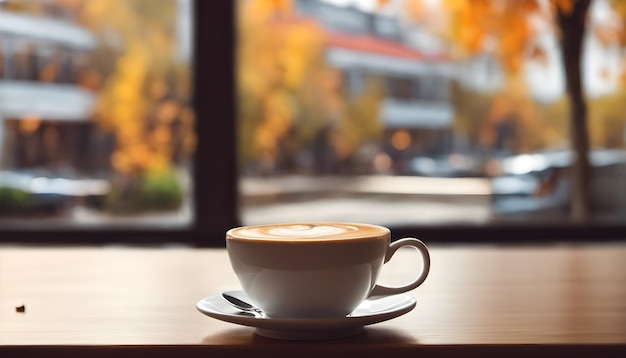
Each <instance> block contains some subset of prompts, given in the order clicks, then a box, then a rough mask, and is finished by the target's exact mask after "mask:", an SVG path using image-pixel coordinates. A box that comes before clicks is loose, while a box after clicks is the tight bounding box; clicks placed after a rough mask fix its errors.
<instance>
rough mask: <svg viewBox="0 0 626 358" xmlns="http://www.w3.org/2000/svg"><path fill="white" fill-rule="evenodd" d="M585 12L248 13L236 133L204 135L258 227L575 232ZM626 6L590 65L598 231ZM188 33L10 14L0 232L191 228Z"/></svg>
mask: <svg viewBox="0 0 626 358" xmlns="http://www.w3.org/2000/svg"><path fill="white" fill-rule="evenodd" d="M573 3H574V2H573V1H569V0H545V1H542V0H522V1H512V2H503V1H498V0H493V1H480V2H470V1H454V0H388V1H381V0H379V1H375V0H237V1H236V2H235V4H236V15H237V19H236V24H237V28H236V32H237V37H238V38H237V42H236V48H235V50H236V61H237V63H236V76H237V79H236V87H237V93H236V108H237V113H238V115H237V118H235V119H230V118H204V119H198V120H207V121H220V120H221V121H228V120H236V124H237V130H238V132H237V138H236V146H237V150H238V159H237V160H238V162H237V167H238V170H239V173H240V176H239V197H238V199H237V200H239V211H240V216H241V220H242V223H243V224H260V223H271V222H290V221H300V220H309V221H310V220H320V221H323V220H330V221H340V220H341V221H358V222H369V223H375V224H382V225H390V226H394V225H395V226H397V225H435V226H437V225H454V224H462V225H467V224H470V225H477V226H481V225H490V224H496V223H497V224H500V223H515V224H519V223H522V224H527V223H532V224H534V223H543V222H545V223H564V222H569V221H571V220H572V219H571V217H572V216H571V198H572V173H571V168H572V166H573V163H574V162H575V158H576V155H575V153H574V151H573V150H572V148H573V143H572V139H571V123H572V120H571V118H570V117H571V110H570V106H569V103H570V102H568V94H567V86H566V84H567V83H568V81H567V77H566V74H565V71H564V68H563V63H564V58H566V57H567V56H569V55H568V54H563V51H562V50H561V48H560V45H559V40H560V35H561V32H560V29H559V26H558V24H557V21H556V14H557V13H559V12H561V13H567V12H568V11H570V12H571V11H573V10H572V7H573V6H574V5H572V4H573ZM624 5H625V4H624V3H623V2H620V1H611V0H593V1H591V5H590V7H589V9H588V10H587V14H586V18H587V21H586V22H585V32H584V35H583V37H582V41H583V43H584V47H583V52H582V53H581V54H580V59H581V61H582V62H581V63H582V64H581V67H580V69H581V79H582V88H583V92H584V99H585V103H586V105H587V113H586V116H585V119H586V122H587V128H586V129H585V131H586V134H587V136H588V139H589V143H590V149H589V150H588V158H589V164H590V176H591V178H592V180H591V183H590V186H589V198H590V201H589V204H588V205H589V209H590V217H589V220H591V221H593V222H599V223H615V222H621V223H623V222H624V221H625V220H626V184H625V183H626V180H625V179H626V87H625V85H626V76H625V72H624V71H625V69H626V68H625V67H624V64H625V63H626V62H624V59H625V57H624V56H625V51H624V49H625V46H624V42H625V40H626V36H624V35H625V34H626V32H625V30H624V28H623V26H624V21H625V20H624V19H626V7H625V6H624ZM193 18H194V9H193V1H191V0H159V1H151V0H88V1H87V0H4V1H0V227H3V228H6V227H29V228H32V227H33V226H35V227H41V228H48V227H54V226H67V225H69V226H71V227H74V226H75V227H85V226H92V227H99V226H107V227H110V226H133V227H187V226H190V225H192V224H193V222H194V215H193V212H194V200H195V198H194V191H193V188H194V186H197V185H202V183H193V179H192V178H193V175H192V166H191V159H192V156H193V153H194V148H195V144H196V141H198V140H202V138H203V133H195V132H194V128H195V127H194V122H195V121H196V118H195V117H196V116H195V114H194V110H193V107H192V105H191V103H192V100H193V97H194V94H193V93H192V84H193V72H192V62H193V46H192V44H193V43H194V39H193V31H192V28H193V23H192V22H193ZM198 43H201V42H198ZM206 45H207V46H211V44H206ZM228 98H229V94H225V99H228ZM206 165H207V166H210V165H211V163H207V164H206ZM211 170H215V172H216V175H219V170H220V168H212V169H211Z"/></svg>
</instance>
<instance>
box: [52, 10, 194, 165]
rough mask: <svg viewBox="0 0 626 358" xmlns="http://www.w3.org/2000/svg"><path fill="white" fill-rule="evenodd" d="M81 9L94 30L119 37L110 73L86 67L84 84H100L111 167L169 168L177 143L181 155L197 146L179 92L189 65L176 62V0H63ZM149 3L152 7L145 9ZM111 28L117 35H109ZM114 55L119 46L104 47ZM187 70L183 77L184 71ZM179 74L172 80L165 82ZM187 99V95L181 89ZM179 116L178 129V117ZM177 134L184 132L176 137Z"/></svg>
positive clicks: (100, 116)
mask: <svg viewBox="0 0 626 358" xmlns="http://www.w3.org/2000/svg"><path fill="white" fill-rule="evenodd" d="M60 2H61V3H62V4H64V6H67V7H73V8H75V9H78V11H79V20H80V21H81V22H82V24H83V25H84V26H87V27H89V28H90V29H91V30H92V31H93V32H95V33H100V32H104V33H106V34H107V35H106V36H108V37H111V36H113V37H117V38H118V39H119V41H120V42H119V45H120V48H119V51H120V52H119V53H115V54H114V55H115V56H116V58H117V60H116V62H115V63H114V67H113V70H112V73H111V74H109V75H108V76H106V81H105V82H104V83H103V80H102V78H103V76H102V74H101V73H99V72H97V71H93V70H91V71H86V72H85V74H84V75H83V77H82V78H81V85H83V86H85V87H87V88H91V89H96V88H98V89H100V93H99V96H98V102H97V104H96V108H95V118H96V120H97V122H98V124H99V125H100V126H101V127H102V128H103V129H104V130H107V131H110V132H112V133H113V134H114V135H115V137H116V145H117V148H116V150H115V152H114V153H113V154H112V156H111V164H112V166H113V168H114V169H115V170H116V171H118V172H120V173H124V174H140V175H144V174H145V173H147V172H148V171H151V170H154V169H155V168H166V167H168V166H170V165H171V163H172V161H173V159H174V158H173V153H174V149H173V146H174V145H175V142H176V143H178V145H180V146H181V147H182V148H181V152H182V153H183V155H189V154H191V153H192V152H193V148H194V147H195V142H196V140H195V134H194V127H193V122H194V120H195V119H194V115H193V111H191V109H190V108H189V107H187V106H186V105H184V104H182V103H181V98H180V97H176V96H173V97H171V98H170V97H168V98H170V99H167V100H166V99H165V98H166V95H172V94H175V92H176V91H178V90H179V88H182V87H184V86H185V84H187V85H188V83H185V82H184V81H186V78H185V77H184V76H186V75H187V72H188V69H187V66H188V65H185V64H183V65H182V66H181V67H180V69H182V70H183V71H185V72H184V73H183V72H174V70H175V69H176V68H177V67H176V66H178V63H177V61H178V60H177V59H176V58H175V53H176V43H175V41H176V39H175V38H173V36H172V34H171V26H172V24H174V23H175V21H176V19H175V12H173V11H171V10H173V9H174V8H175V6H176V4H175V0H160V1H159V2H153V1H150V0H134V1H110V0H88V1H87V0H60ZM147 9H149V10H150V11H146V10H147ZM111 34H113V35H111ZM101 51H104V52H105V53H108V54H109V55H111V54H112V53H111V52H112V51H116V50H115V49H110V48H103V49H102V50H101ZM181 73H183V75H182V76H183V77H181V76H180V74H181ZM172 75H175V76H176V77H175V80H174V83H172V85H175V84H176V83H177V84H178V87H179V88H173V87H172V86H171V85H169V84H168V83H167V82H166V79H167V80H169V79H171V78H172V77H173V76H172ZM182 91H183V96H181V97H182V99H185V98H184V96H185V95H186V94H185V93H184V91H186V90H185V89H182ZM178 120H179V121H180V122H181V125H180V126H179V127H178V129H177V132H176V134H174V133H173V132H172V130H173V128H174V126H173V124H174V122H175V121H178ZM174 135H176V136H180V138H179V139H177V140H176V141H174Z"/></svg>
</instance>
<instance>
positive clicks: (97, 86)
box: [0, 0, 196, 228]
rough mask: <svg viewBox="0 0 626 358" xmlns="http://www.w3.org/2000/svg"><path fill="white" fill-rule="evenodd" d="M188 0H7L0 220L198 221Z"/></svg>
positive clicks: (0, 36)
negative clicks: (193, 193)
mask: <svg viewBox="0 0 626 358" xmlns="http://www.w3.org/2000/svg"><path fill="white" fill-rule="evenodd" d="M192 15H193V13H192V2H191V1H189V0H163V1H161V0H160V1H145V0H128V1H126V0H114V1H108V0H96V1H83V0H3V1H0V217H1V219H0V225H1V226H2V227H5V228H6V227H15V226H17V227H30V228H32V227H33V225H34V226H36V227H37V226H40V227H41V228H47V227H50V226H58V225H62V226H67V225H70V226H75V225H78V226H85V225H87V226H89V225H96V226H98V225H107V226H108V225H110V224H113V225H140V226H141V225H157V226H160V225H165V226H186V225H189V224H191V220H192V215H191V202H192V200H191V190H192V188H193V183H191V182H190V164H189V162H190V156H191V155H192V153H193V150H194V146H195V140H196V134H195V133H194V111H193V109H192V108H191V106H190V103H191V99H192V93H191V88H192V87H191V81H192V77H191V76H192V73H191V67H190V63H191V60H192Z"/></svg>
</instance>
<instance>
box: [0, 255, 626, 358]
mask: <svg viewBox="0 0 626 358" xmlns="http://www.w3.org/2000/svg"><path fill="white" fill-rule="evenodd" d="M431 252H432V269H431V274H430V276H429V278H428V279H427V280H426V283H425V284H424V285H423V286H421V287H419V288H417V289H416V290H414V291H412V292H411V293H410V294H411V295H413V296H414V297H416V298H417V301H418V304H417V307H416V308H415V309H414V310H413V311H411V312H410V313H408V314H406V315H404V316H401V317H399V318H396V319H393V320H390V321H386V322H382V323H379V324H376V325H372V326H368V327H367V328H366V331H365V333H363V334H361V335H359V336H356V337H352V338H347V339H340V340H334V341H317V342H286V341H277V340H272V339H268V338H263V337H260V336H257V335H255V334H254V333H253V332H254V330H253V328H250V327H243V326H237V325H233V324H230V323H225V322H221V321H218V320H215V319H212V318H210V317H207V316H204V315H203V314H201V313H199V312H198V311H197V310H196V308H195V304H196V302H197V301H198V300H200V299H201V298H203V297H206V296H210V295H213V294H216V293H220V292H221V291H224V290H229V289H237V288H238V284H237V280H236V278H235V276H234V274H233V273H232V271H231V269H230V265H229V262H228V258H227V255H226V251H225V250H224V249H194V248H127V247H104V248H93V247H91V248H80V247H71V248H56V247H53V248H33V247H30V248H28V247H23V248H20V247H0V357H2V358H5V357H18V356H19V357H24V356H45V357H50V356H63V357H73V356H76V357H78V356H81V357H83V356H88V357H93V356H95V357H104V356H115V357H126V356H129V357H130V356H137V355H144V354H145V355H151V356H157V357H162V356H185V357H196V356H197V357H219V356H238V355H240V356H246V357H252V356H258V354H262V356H266V355H265V354H271V356H272V357H292V356H298V357H302V356H304V357H306V356H311V357H312V356H317V357H324V358H326V357H333V356H342V357H374V356H377V357H380V356H383V355H387V354H389V355H402V354H405V355H410V356H415V357H430V356H442V355H443V356H447V355H450V356H452V355H456V356H458V355H462V356H476V357H478V356H480V357H490V356H493V357H502V356H507V357H509V356H528V355H531V356H546V357H548V356H549V357H554V356H570V357H571V356H572V355H576V356H577V355H592V354H593V355H596V354H601V355H603V356H622V355H623V356H626V355H625V353H626V244H625V243H607V244H589V245H575V246H571V245H555V246H516V247H510V246H502V247H497V246H484V245H481V246H462V247H456V246H452V247H446V246H431ZM412 255H414V253H413V252H411V251H410V250H409V251H402V252H400V253H399V256H398V257H394V259H393V260H392V261H391V262H390V263H389V264H387V265H386V268H385V272H384V276H383V277H382V278H381V280H383V282H386V283H399V282H401V281H406V280H408V279H409V278H410V277H411V276H410V273H408V272H410V270H411V267H413V266H415V265H416V262H414V261H413V260H412V258H413V256H412ZM21 305H24V306H25V311H24V312H17V310H16V307H17V306H21Z"/></svg>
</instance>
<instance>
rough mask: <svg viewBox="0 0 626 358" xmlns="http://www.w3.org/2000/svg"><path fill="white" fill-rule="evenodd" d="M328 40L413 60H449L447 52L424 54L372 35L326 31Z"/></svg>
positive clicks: (333, 44)
mask: <svg viewBox="0 0 626 358" xmlns="http://www.w3.org/2000/svg"><path fill="white" fill-rule="evenodd" d="M326 40H327V43H328V46H329V47H339V48H345V49H349V50H354V51H361V52H368V53H375V54H379V55H386V56H392V57H398V58H404V59H411V60H425V61H449V60H450V58H449V57H448V56H447V55H446V54H442V53H435V54H424V53H421V52H419V51H417V50H414V49H412V48H409V47H406V46H404V45H403V44H401V43H398V42H396V41H392V40H386V39H382V38H379V37H374V36H371V35H351V34H345V33H338V32H331V31H326Z"/></svg>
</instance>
